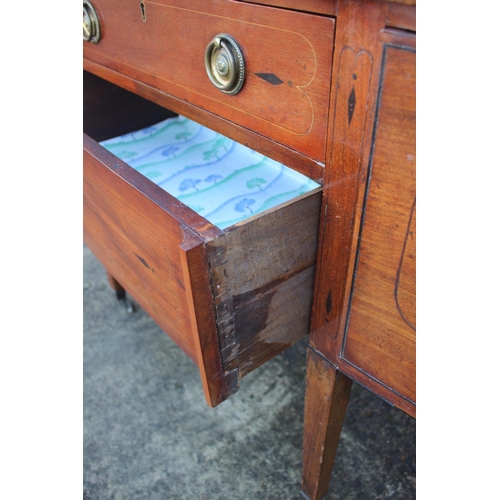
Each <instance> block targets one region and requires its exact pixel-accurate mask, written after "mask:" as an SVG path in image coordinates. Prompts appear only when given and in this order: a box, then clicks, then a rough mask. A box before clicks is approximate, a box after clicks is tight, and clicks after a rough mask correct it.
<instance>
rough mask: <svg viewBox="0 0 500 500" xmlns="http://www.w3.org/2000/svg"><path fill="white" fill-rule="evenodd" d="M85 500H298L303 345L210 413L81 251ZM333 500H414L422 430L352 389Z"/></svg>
mask: <svg viewBox="0 0 500 500" xmlns="http://www.w3.org/2000/svg"><path fill="white" fill-rule="evenodd" d="M83 255H84V267H83V281H84V294H83V297H84V350H83V353H84V415H83V418H84V436H83V446H84V457H83V462H84V471H83V498H84V500H254V499H259V500H295V499H297V500H299V499H300V498H301V497H300V479H301V466H302V431H303V428H302V425H303V407H304V387H305V354H306V342H301V343H299V344H297V345H296V346H294V347H292V348H291V349H289V350H288V351H286V352H285V353H283V354H281V355H279V356H277V357H276V358H274V359H273V360H271V361H270V362H268V363H266V364H265V365H264V366H262V367H260V368H258V369H257V370H255V371H254V372H252V373H251V374H249V375H248V376H247V377H245V378H244V379H243V380H242V382H241V388H240V390H239V391H238V393H236V394H235V395H234V396H232V397H231V398H229V399H228V400H227V401H225V402H224V403H222V404H221V405H220V406H218V407H217V408H215V409H211V408H209V407H208V405H207V404H206V403H205V400H204V396H203V391H202V387H201V382H200V380H199V374H198V370H197V368H196V366H194V364H193V363H192V362H191V361H190V360H189V359H188V357H187V356H186V355H184V353H182V351H181V350H180V349H179V348H178V347H177V346H176V345H175V344H174V343H173V342H172V341H171V340H170V338H169V337H168V336H167V335H166V334H165V333H164V332H162V331H161V330H160V329H159V327H158V326H157V325H156V324H155V323H154V322H153V320H152V319H151V318H149V316H147V315H146V314H145V313H144V311H142V310H141V309H140V308H138V310H137V311H136V312H135V313H133V314H129V313H127V312H126V311H125V309H124V308H123V307H122V306H121V305H120V304H119V302H118V301H117V300H116V299H115V296H114V293H113V292H112V291H111V290H110V288H109V286H108V284H107V278H106V273H105V271H104V269H103V268H102V266H101V264H100V263H99V262H98V261H97V260H96V259H95V258H94V256H93V255H92V253H91V252H90V251H89V250H88V248H87V247H85V246H84V249H83ZM325 498H326V499H327V500H334V499H342V500H364V499H366V500H372V499H373V500H376V499H398V500H399V499H400V500H411V499H414V498H416V491H415V420H414V419H413V418H411V417H409V416H407V415H406V414H404V413H403V412H401V411H399V410H397V409H396V408H393V407H391V406H390V405H388V404H387V403H386V402H384V401H382V400H381V399H380V398H378V397H376V396H375V395H374V394H372V393H371V392H369V391H367V390H366V389H364V388H363V387H361V386H359V385H357V384H354V385H353V389H352V393H351V399H350V403H349V407H348V410H347V416H346V422H345V424H344V428H343V432H342V436H341V440H340V444H339V449H338V454H337V458H336V462H335V466H334V471H333V474H332V479H331V483H330V490H329V492H328V494H327V496H326V497H325Z"/></svg>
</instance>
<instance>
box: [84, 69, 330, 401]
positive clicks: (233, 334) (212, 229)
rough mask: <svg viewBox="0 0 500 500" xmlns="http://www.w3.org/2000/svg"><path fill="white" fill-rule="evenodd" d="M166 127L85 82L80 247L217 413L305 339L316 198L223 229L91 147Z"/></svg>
mask: <svg viewBox="0 0 500 500" xmlns="http://www.w3.org/2000/svg"><path fill="white" fill-rule="evenodd" d="M124 110H126V111H124ZM170 116H172V113H171V112H169V111H168V110H165V109H163V108H160V107H158V106H156V105H154V104H152V103H150V102H148V101H145V100H144V99H142V98H140V97H138V96H136V95H133V94H130V93H129V92H127V91H125V90H123V89H120V88H118V87H115V86H114V85H112V84H110V83H109V82H105V81H104V80H101V79H99V78H97V77H94V76H93V75H89V74H86V75H85V79H84V132H85V134H84V238H85V242H86V244H87V245H88V246H89V248H90V249H91V250H92V251H93V253H94V254H95V255H96V257H97V258H98V259H99V260H100V261H101V263H102V264H103V265H104V267H105V268H106V269H107V271H108V272H109V273H110V274H111V275H112V276H113V277H114V278H115V279H116V280H117V281H118V282H119V283H120V284H121V285H122V286H123V287H124V288H125V289H126V290H127V291H128V292H129V293H130V294H131V296H132V297H133V298H134V299H135V300H136V301H137V302H138V303H139V304H140V305H141V307H142V308H143V309H144V310H145V311H146V312H148V313H149V314H150V315H151V317H152V318H153V319H155V321H156V322H157V323H158V324H159V326H160V327H161V328H162V329H163V330H165V332H166V333H167V334H168V335H169V336H170V337H171V338H172V339H173V340H174V341H175V342H176V343H177V344H178V345H179V346H180V347H181V349H182V350H183V351H185V352H186V354H187V355H188V356H189V357H190V358H191V359H192V360H193V361H194V362H195V363H196V364H197V365H198V367H199V369H200V374H201V379H202V383H203V386H204V389H205V395H206V398H207V401H208V402H209V404H211V405H212V406H215V405H217V404H218V403H220V402H221V401H223V400H224V399H226V398H227V397H228V396H229V395H230V394H232V393H234V392H235V391H236V390H237V388H238V385H239V380H240V379H241V378H242V377H243V376H244V375H246V374H247V373H249V372H250V371H252V370H253V369H255V368H257V367H258V366H260V365H261V364H262V363H264V362H265V361H266V360H268V359H270V358H271V357H273V356H275V355H276V354H278V353H279V352H281V351H282V350H283V349H286V348H287V347H289V346H290V345H292V344H293V343H295V342H296V341H298V340H300V339H301V338H303V337H304V336H305V335H307V334H308V333H309V320H310V309H311V302H312V291H313V279H314V264H315V258H316V247H317V232H318V221H319V208H320V201H321V188H317V189H314V190H312V191H309V192H308V193H305V194H303V195H301V196H299V197H296V198H294V199H292V200H290V201H288V202H286V203H282V204H280V205H278V206H277V207H275V208H272V209H269V210H266V211H265V212H263V213H261V214H257V215H254V216H252V217H250V218H248V219H247V220H245V221H243V222H241V223H238V224H235V225H233V226H230V227H228V228H227V229H224V230H222V229H220V228H218V227H216V226H214V225H213V224H211V223H210V222H208V221H207V220H206V219H204V218H203V217H202V216H201V215H199V214H197V213H196V212H195V211H194V210H191V209H190V208H189V207H187V206H186V205H184V204H183V203H181V202H180V201H179V200H177V199H176V198H175V197H173V196H172V195H170V194H169V193H167V192H166V191H164V190H163V189H161V188H160V187H159V186H157V185H156V184H155V183H154V182H152V181H151V180H149V179H148V178H146V177H145V176H143V175H142V174H141V173H139V172H138V171H136V170H135V169H133V168H132V167H130V166H129V165H127V163H126V162H124V161H123V160H120V159H119V158H117V157H116V156H115V155H113V154H112V153H111V152H110V151H107V150H106V149H105V148H104V147H103V146H102V145H100V144H99V143H98V141H102V140H104V139H107V138H109V137H113V136H116V135H120V134H124V133H128V132H132V131H134V130H137V129H138V128H141V127H144V126H148V125H152V124H154V123H156V122H158V120H161V119H163V118H165V117H170ZM138 125H139V126H138Z"/></svg>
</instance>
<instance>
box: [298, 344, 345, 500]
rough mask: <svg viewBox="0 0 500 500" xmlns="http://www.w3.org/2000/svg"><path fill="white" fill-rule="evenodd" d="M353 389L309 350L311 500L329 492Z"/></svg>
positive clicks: (306, 459) (305, 484)
mask: <svg viewBox="0 0 500 500" xmlns="http://www.w3.org/2000/svg"><path fill="white" fill-rule="evenodd" d="M351 385H352V380H351V379H350V378H348V377H346V376H345V375H343V374H342V373H341V372H340V371H338V370H337V369H336V368H335V367H333V366H332V365H331V364H330V363H329V362H328V361H326V360H325V359H324V358H323V357H322V356H320V355H319V354H318V353H317V352H315V351H313V350H312V349H308V352H307V379H306V400H305V411H304V450H303V476H302V493H303V495H305V496H306V498H308V499H309V500H320V499H322V498H323V497H324V496H325V494H326V492H327V489H328V484H329V482H330V475H331V473H332V468H333V463H334V460H335V454H336V451H337V446H338V443H339V438H340V432H341V430H342V424H343V423H344V417H345V413H346V409H347V403H348V402H349V395H350V392H351Z"/></svg>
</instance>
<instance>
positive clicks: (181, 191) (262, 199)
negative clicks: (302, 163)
mask: <svg viewBox="0 0 500 500" xmlns="http://www.w3.org/2000/svg"><path fill="white" fill-rule="evenodd" d="M101 144H102V145H103V146H104V147H105V148H106V149H108V150H109V151H111V152H112V153H113V154H114V155H116V156H117V157H118V158H120V159H122V160H124V161H126V162H127V163H128V164H129V165H130V166H131V167H133V168H134V169H136V170H138V171H139V172H141V173H142V174H143V175H145V176H146V177H148V178H149V179H151V181H153V182H154V183H155V184H157V185H158V186H160V187H162V188H163V189H165V191H168V192H169V193H170V194H171V195H173V196H175V197H176V198H178V199H179V200H181V201H182V202H183V203H184V204H186V205H187V206H188V207H190V208H191V209H192V210H194V211H196V212H198V213H199V214H200V215H202V216H203V217H205V219H207V220H209V221H210V222H211V223H212V224H214V225H215V226H218V227H219V228H221V229H225V228H227V227H229V226H231V225H233V224H236V223H237V222H240V221H242V220H244V219H246V218H248V217H249V216H251V215H254V214H257V213H259V212H262V211H264V210H267V209H268V208H272V207H275V206H277V205H279V204H280V203H283V202H285V201H288V200H291V199H292V198H295V197H296V196H298V195H300V194H303V193H306V192H308V191H310V190H312V189H314V188H316V187H318V186H319V184H317V183H316V182H314V181H313V180H311V179H309V178H307V177H306V176H304V175H302V174H300V173H299V172H296V171H295V170H292V169H290V168H287V167H285V166H284V165H281V164H280V163H278V162H276V161H274V160H271V159H269V158H267V157H265V156H263V155H261V154H259V153H257V152H255V151H252V150H251V149H249V148H247V147H245V146H242V145H241V144H238V143H237V142H234V141H232V140H231V139H228V138H227V137H224V136H223V135H221V134H218V133H216V132H214V131H212V130H210V129H208V128H206V127H203V126H202V125H199V124H198V123H196V122H193V121H191V120H188V119H187V118H184V117H182V116H178V117H176V118H168V119H167V120H164V121H162V122H160V123H158V124H156V125H154V126H152V127H148V128H145V129H143V130H139V131H137V132H133V133H130V134H126V135H123V136H120V137H115V138H113V139H108V140H106V141H103V142H101Z"/></svg>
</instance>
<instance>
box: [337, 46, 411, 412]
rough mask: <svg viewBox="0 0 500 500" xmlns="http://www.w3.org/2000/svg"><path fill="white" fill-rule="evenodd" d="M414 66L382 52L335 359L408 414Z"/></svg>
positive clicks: (405, 53)
mask: <svg viewBox="0 0 500 500" xmlns="http://www.w3.org/2000/svg"><path fill="white" fill-rule="evenodd" d="M415 63H416V52H415V49H414V48H412V46H411V45H409V46H405V45H397V44H390V43H387V44H385V45H384V52H383V61H382V66H381V79H380V86H379V95H378V101H377V110H376V120H375V127H374V135H373V138H374V141H373V144H372V149H371V153H370V156H371V158H370V162H369V172H368V177H367V179H368V180H367V184H366V190H365V195H364V200H363V208H362V219H361V225H360V231H359V236H358V243H357V250H356V260H355V262H356V264H355V270H354V277H353V286H352V288H351V290H352V292H351V300H350V308H349V313H348V318H347V323H346V325H347V327H346V330H345V335H344V340H343V344H342V352H341V357H342V358H343V359H344V360H345V361H347V362H348V363H349V364H350V365H351V366H353V367H356V368H357V369H358V370H360V371H361V372H363V373H364V374H365V375H366V376H368V377H369V378H371V379H372V380H375V381H377V382H379V383H381V384H382V385H384V386H386V387H388V388H391V390H392V391H393V392H394V393H396V394H397V395H398V396H399V397H401V398H402V399H403V400H405V401H406V404H407V405H408V406H409V407H411V406H413V405H414V402H415V347H416V340H415V332H416V319H415V315H416V314H415V313H416V310H415V299H416V274H415V272H416V257H415V252H416V170H415V141H416V137H415V121H416V114H415V101H416V94H415V92H416V91H415V79H416V68H415ZM405 406H406V405H405ZM413 411H414V410H413Z"/></svg>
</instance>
